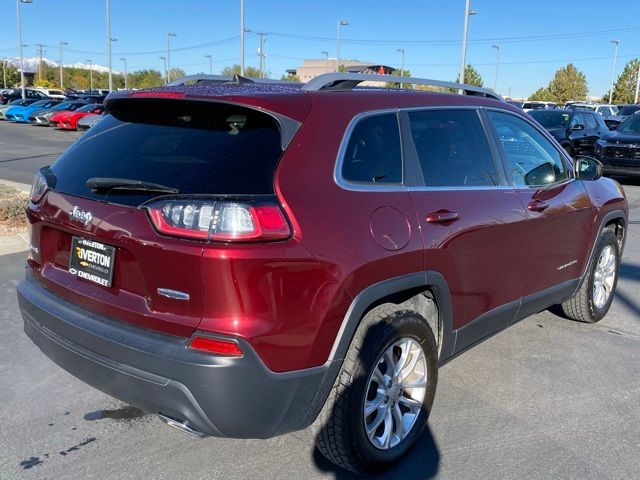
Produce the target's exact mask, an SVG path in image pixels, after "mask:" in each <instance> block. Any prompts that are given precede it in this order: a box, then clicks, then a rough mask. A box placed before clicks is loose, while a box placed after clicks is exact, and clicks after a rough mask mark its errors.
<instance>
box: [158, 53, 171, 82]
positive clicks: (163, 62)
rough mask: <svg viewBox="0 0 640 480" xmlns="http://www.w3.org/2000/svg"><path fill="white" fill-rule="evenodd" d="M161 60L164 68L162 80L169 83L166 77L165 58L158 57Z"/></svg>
mask: <svg viewBox="0 0 640 480" xmlns="http://www.w3.org/2000/svg"><path fill="white" fill-rule="evenodd" d="M158 58H159V59H160V60H162V64H163V68H164V79H165V83H169V77H168V76H167V57H158Z"/></svg>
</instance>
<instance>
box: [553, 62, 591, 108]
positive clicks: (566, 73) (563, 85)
mask: <svg viewBox="0 0 640 480" xmlns="http://www.w3.org/2000/svg"><path fill="white" fill-rule="evenodd" d="M547 89H548V90H549V93H550V94H551V98H552V100H551V101H554V102H556V103H564V102H566V101H567V100H586V98H587V92H588V87H587V78H586V77H585V76H584V73H582V72H581V71H580V70H578V69H577V68H576V67H575V66H574V65H573V64H572V63H570V64H568V65H567V66H566V67H562V68H560V69H558V70H556V73H555V75H554V76H553V79H552V80H551V81H550V82H549V86H548V87H547Z"/></svg>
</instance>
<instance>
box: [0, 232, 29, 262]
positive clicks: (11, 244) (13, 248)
mask: <svg viewBox="0 0 640 480" xmlns="http://www.w3.org/2000/svg"><path fill="white" fill-rule="evenodd" d="M27 250H29V241H28V237H27V231H26V230H25V231H23V232H20V233H14V234H13V235H7V236H6V237H0V256H2V255H9V254H11V253H18V252H26V251H27Z"/></svg>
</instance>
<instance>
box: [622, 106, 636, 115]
mask: <svg viewBox="0 0 640 480" xmlns="http://www.w3.org/2000/svg"><path fill="white" fill-rule="evenodd" d="M638 110H640V105H624V106H622V107H621V108H620V110H618V115H624V116H627V115H632V114H634V113H636V112H637V111H638Z"/></svg>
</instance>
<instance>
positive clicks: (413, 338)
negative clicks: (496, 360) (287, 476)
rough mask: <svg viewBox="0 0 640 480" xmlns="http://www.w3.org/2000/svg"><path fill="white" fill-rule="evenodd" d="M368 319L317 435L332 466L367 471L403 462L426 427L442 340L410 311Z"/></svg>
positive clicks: (377, 313) (386, 310) (380, 311)
mask: <svg viewBox="0 0 640 480" xmlns="http://www.w3.org/2000/svg"><path fill="white" fill-rule="evenodd" d="M397 308H398V307H390V306H385V307H379V308H377V309H374V310H372V311H371V312H370V313H369V314H367V315H366V316H365V318H364V319H363V320H362V323H361V324H360V326H359V327H358V330H357V331H356V334H355V335H354V339H353V341H352V343H351V345H350V347H349V351H348V352H347V356H346V358H345V360H344V363H343V365H342V369H341V370H340V373H339V374H338V378H337V379H336V382H335V384H334V387H333V389H332V390H331V393H330V394H329V398H328V399H327V402H326V404H325V406H324V407H323V409H322V412H321V413H320V416H319V418H318V420H317V421H316V424H314V427H313V428H314V430H315V433H316V443H317V446H318V448H319V450H320V451H321V452H322V454H323V455H324V456H325V457H326V458H327V459H329V460H330V461H332V462H334V463H336V464H337V465H340V466H341V467H343V468H346V469H348V470H351V471H353V472H356V473H365V472H367V471H371V470H372V469H376V468H378V467H380V466H383V465H385V464H391V463H393V462H395V461H397V460H398V459H399V458H400V457H402V456H403V455H404V454H405V453H407V451H409V449H410V448H411V447H412V446H413V444H414V443H415V442H416V440H417V439H418V437H419V436H420V434H421V433H422V431H423V430H424V428H425V426H426V424H427V418H428V417H429V412H430V410H431V406H432V405H433V399H434V396H435V391H436V385H437V381H438V371H437V348H436V342H435V338H434V335H433V332H432V331H431V328H430V327H429V325H428V324H427V322H426V320H425V319H424V318H423V317H421V316H420V315H418V314H417V313H415V312H413V311H410V310H398V309H397Z"/></svg>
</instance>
